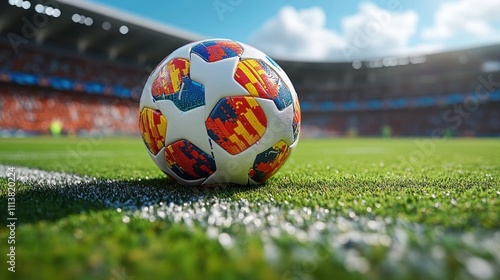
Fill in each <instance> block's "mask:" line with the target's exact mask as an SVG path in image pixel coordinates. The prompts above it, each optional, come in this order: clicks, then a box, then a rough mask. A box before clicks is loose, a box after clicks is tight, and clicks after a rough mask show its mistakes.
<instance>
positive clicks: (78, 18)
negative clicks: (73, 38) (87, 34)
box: [71, 14, 94, 26]
mask: <svg viewBox="0 0 500 280" xmlns="http://www.w3.org/2000/svg"><path fill="white" fill-rule="evenodd" d="M71 20H72V21H73V22H74V23H80V24H85V25H86V26H91V25H92V24H94V20H93V19H92V18H91V17H88V16H84V15H79V14H73V16H71Z"/></svg>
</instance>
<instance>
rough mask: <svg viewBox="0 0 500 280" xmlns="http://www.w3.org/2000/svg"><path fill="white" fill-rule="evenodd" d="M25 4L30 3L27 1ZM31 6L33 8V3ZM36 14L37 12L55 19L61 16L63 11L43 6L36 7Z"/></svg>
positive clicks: (37, 5)
mask: <svg viewBox="0 0 500 280" xmlns="http://www.w3.org/2000/svg"><path fill="white" fill-rule="evenodd" d="M25 2H28V1H25ZM23 5H24V3H23ZM26 6H27V5H26ZM29 6H30V7H31V3H30V4H29ZM28 9H29V7H28ZM35 12H37V13H39V14H45V15H48V16H51V17H55V18H57V17H59V16H60V15H61V10H59V9H58V8H54V7H51V6H44V5H42V4H36V5H35Z"/></svg>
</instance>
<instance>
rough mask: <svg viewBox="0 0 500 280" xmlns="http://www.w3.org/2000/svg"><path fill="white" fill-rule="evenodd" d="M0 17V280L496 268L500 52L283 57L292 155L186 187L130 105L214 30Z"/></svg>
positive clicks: (118, 16) (79, 15)
mask: <svg viewBox="0 0 500 280" xmlns="http://www.w3.org/2000/svg"><path fill="white" fill-rule="evenodd" d="M0 11H1V12H0V14H1V17H0V35H1V36H0V108H1V110H0V136H1V138H0V169H1V175H0V185H2V188H1V190H0V201H1V210H0V217H1V219H2V220H3V221H4V223H6V224H7V225H10V224H11V223H12V222H14V221H15V223H14V224H15V227H14V228H9V227H5V226H4V227H2V229H0V242H1V245H0V251H1V253H2V258H1V260H2V268H1V272H0V275H2V277H1V278H2V279H49V278H51V279H53V278H58V279H59V278H60V279H147V278H153V277H163V278H177V279H178V278H181V279H200V278H204V279H215V278H217V279H221V278H222V279H236V278H244V279H326V278H332V277H337V278H339V279H497V278H498V277H499V275H500V254H499V252H500V235H499V228H500V224H499V221H500V189H499V186H500V184H499V183H500V181H499V176H500V162H499V159H500V154H499V151H500V149H499V142H498V137H499V136H500V110H499V109H500V44H494V45H488V46H478V47H474V48H466V49H460V50H451V51H445V52H439V53H431V54H425V55H424V54H419V55H407V56H403V55H397V56H390V57H387V56H386V57H379V58H369V59H365V60H354V61H349V62H306V61H294V60H283V59H276V62H277V63H278V64H279V65H280V67H281V68H283V70H284V71H285V72H286V73H287V74H288V76H289V77H290V80H291V81H293V84H294V87H295V89H296V91H297V94H298V98H299V100H300V107H301V113H302V121H301V125H302V129H301V136H300V137H301V139H302V140H301V142H300V144H299V146H298V148H297V151H295V152H294V154H293V155H292V156H291V159H290V160H289V161H288V163H287V164H286V165H285V166H284V167H283V168H282V169H280V171H279V172H278V173H276V175H275V176H274V177H273V178H272V179H270V180H269V181H268V182H266V183H265V184H264V185H262V186H259V187H242V186H233V185H226V186H217V187H214V188H204V187H193V188H186V187H182V186H180V185H178V184H176V183H175V182H174V181H172V180H170V179H168V178H166V176H165V175H164V174H163V173H162V172H161V171H160V170H158V169H157V168H156V166H154V163H153V162H152V161H151V160H150V159H149V158H148V155H147V153H146V150H145V149H144V144H143V143H142V141H141V139H140V131H139V129H138V120H137V115H138V109H139V107H138V106H139V100H140V97H141V94H142V91H143V87H144V84H145V82H146V80H147V79H148V76H149V75H150V73H151V72H152V71H153V69H154V68H155V67H156V65H157V64H158V63H159V62H160V61H162V59H163V58H165V56H167V55H168V54H169V53H171V52H172V51H174V50H175V49H177V48H179V47H181V46H183V45H185V44H187V43H190V42H193V41H198V40H202V39H206V38H204V37H203V36H200V35H198V34H194V33H190V32H187V31H184V30H181V29H178V28H174V27H171V26H167V25H164V24H158V23H157V22H154V21H152V20H149V19H144V18H141V17H138V16H134V15H131V14H129V13H126V12H121V11H118V10H116V9H113V8H110V7H108V6H103V5H100V4H96V3H93V2H87V1H70V0H64V1H63V0H59V1H55V0H54V1H48V2H37V1H26V0H12V1H11V0H9V1H2V2H0ZM14 182H15V188H13V187H12V186H11V185H14ZM14 196H15V199H14V200H11V198H12V197H14ZM13 201H15V203H14V202H13ZM11 202H12V203H11ZM12 211H14V212H12ZM11 213H15V218H16V220H12V218H13V216H14V215H13V214H11ZM9 215H10V216H9ZM12 236H14V238H13V239H12V238H9V237H12ZM12 240H14V243H11V241H12ZM14 244H15V246H14V247H12V246H13V245H14ZM11 245H12V246H11ZM12 248H14V250H13V249H12ZM13 252H14V255H15V257H13V256H14V255H12V254H13ZM9 261H11V262H12V261H14V263H13V264H12V263H9ZM12 267H15V270H16V271H15V272H12V270H10V269H8V268H12Z"/></svg>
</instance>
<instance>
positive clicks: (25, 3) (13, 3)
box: [9, 0, 31, 10]
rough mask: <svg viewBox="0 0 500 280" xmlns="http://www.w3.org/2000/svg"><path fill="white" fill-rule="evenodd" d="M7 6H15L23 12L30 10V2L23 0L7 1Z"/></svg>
mask: <svg viewBox="0 0 500 280" xmlns="http://www.w3.org/2000/svg"><path fill="white" fill-rule="evenodd" d="M9 5H11V6H15V7H18V8H23V9H25V10H27V9H29V8H31V2H30V1H23V0H9Z"/></svg>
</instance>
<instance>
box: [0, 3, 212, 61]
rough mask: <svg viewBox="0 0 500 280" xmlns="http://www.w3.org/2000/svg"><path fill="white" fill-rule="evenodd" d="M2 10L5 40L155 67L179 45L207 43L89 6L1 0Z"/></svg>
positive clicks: (112, 10)
mask: <svg viewBox="0 0 500 280" xmlns="http://www.w3.org/2000/svg"><path fill="white" fill-rule="evenodd" d="M0 11H1V12H0V15H1V16H0V33H1V34H2V37H7V38H9V39H10V40H17V42H21V41H22V42H26V40H29V41H36V42H37V43H38V44H45V45H54V46H61V47H64V48H66V49H74V50H77V51H79V52H89V53H93V54H97V55H100V56H107V57H109V58H111V59H118V60H128V61H132V62H136V63H137V62H139V63H140V64H153V65H155V64H156V63H158V62H159V61H160V60H161V59H162V58H163V57H165V55H167V54H169V53H170V52H171V51H173V50H175V49H176V48H178V47H179V46H182V45H184V44H186V43H188V42H192V41H196V40H201V39H203V38H204V37H202V36H200V35H197V34H193V33H189V32H186V31H183V30H180V29H177V28H174V27H171V26H167V25H165V24H163V23H158V22H155V21H152V20H149V19H144V18H141V17H138V16H135V15H132V14H129V13H126V12H121V11H119V10H116V9H115V8H110V7H108V6H104V5H101V4H96V3H93V2H88V1H75V0H48V1H43V2H42V1H36V0H9V1H0ZM168 13H169V11H166V12H165V14H166V16H168ZM9 34H11V36H10V37H8V36H9ZM14 34H15V35H14ZM25 39H26V40H25Z"/></svg>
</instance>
